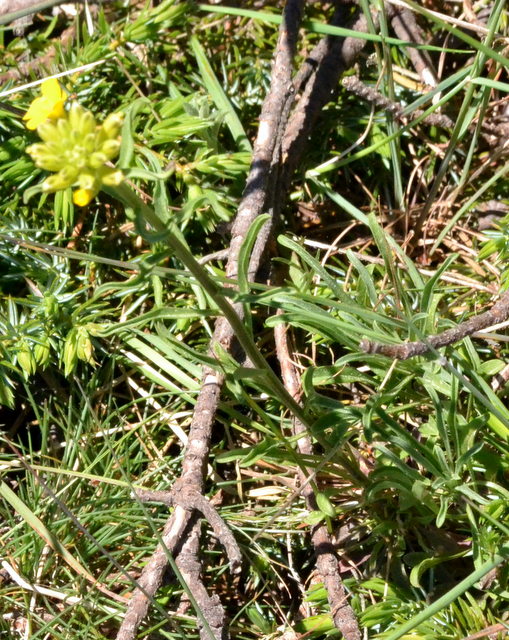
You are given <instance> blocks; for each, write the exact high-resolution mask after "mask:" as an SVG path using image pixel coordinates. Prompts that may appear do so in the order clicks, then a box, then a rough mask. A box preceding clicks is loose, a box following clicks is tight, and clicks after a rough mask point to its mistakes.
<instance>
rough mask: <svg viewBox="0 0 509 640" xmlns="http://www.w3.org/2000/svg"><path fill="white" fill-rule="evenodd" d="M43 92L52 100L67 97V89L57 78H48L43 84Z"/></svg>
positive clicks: (56, 100)
mask: <svg viewBox="0 0 509 640" xmlns="http://www.w3.org/2000/svg"><path fill="white" fill-rule="evenodd" d="M41 93H42V95H43V96H44V97H45V98H49V100H51V101H52V102H58V101H60V100H64V101H65V99H66V98H67V95H66V93H65V91H64V90H63V89H62V87H61V86H60V83H59V82H58V80H57V79H56V78H47V79H46V80H44V82H43V83H42V84H41Z"/></svg>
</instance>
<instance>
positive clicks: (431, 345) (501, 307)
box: [359, 291, 509, 360]
mask: <svg viewBox="0 0 509 640" xmlns="http://www.w3.org/2000/svg"><path fill="white" fill-rule="evenodd" d="M508 318H509V291H507V292H506V293H504V294H503V296H502V297H501V298H500V300H499V301H498V302H496V303H495V304H494V305H493V307H492V308H491V309H489V310H488V311H485V312H484V313H480V314H479V315H477V316H474V317H472V318H470V319H469V320H467V321H466V322H462V323H461V324H459V325H458V326H456V327H453V328H452V329H447V331H443V332H442V333H439V334H437V335H434V336H430V337H429V338H427V339H426V340H425V341H423V342H408V343H406V344H382V343H380V342H371V341H370V340H361V343H360V345H359V346H360V348H361V349H362V350H363V351H365V352H366V353H377V354H381V355H383V356H387V357H389V358H397V359H398V360H407V359H408V358H413V357H414V356H420V355H423V354H424V353H427V352H428V351H432V350H434V349H439V348H440V347H446V346H448V345H450V344H454V343H455V342H458V341H459V340H463V338H466V337H467V336H471V335H472V334H473V333H476V332H477V331H481V330H482V329H486V328H487V327H489V326H491V325H493V324H499V323H500V322H504V321H505V320H507V319H508Z"/></svg>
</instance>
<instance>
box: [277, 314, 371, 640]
mask: <svg viewBox="0 0 509 640" xmlns="http://www.w3.org/2000/svg"><path fill="white" fill-rule="evenodd" d="M282 313H283V312H282V311H281V310H278V314H279V315H281V314H282ZM274 339H275V343H276V352H277V357H278V361H279V364H280V367H281V376H282V378H283V383H284V385H285V387H286V389H287V390H288V392H289V393H291V395H292V396H293V397H294V398H295V399H296V400H298V398H299V395H300V392H301V388H300V378H299V374H298V372H297V368H296V367H295V365H294V364H293V357H292V356H293V354H292V353H291V351H290V349H289V347H288V327H287V326H286V325H285V324H284V323H281V324H278V325H276V327H275V329H274ZM293 433H294V435H296V436H298V440H297V446H298V448H299V451H300V453H301V454H302V455H305V456H312V455H313V445H312V443H311V439H310V437H309V435H308V433H307V431H306V428H305V426H304V425H303V424H302V423H301V422H299V420H297V419H296V418H294V420H293ZM298 473H299V480H300V483H301V485H302V489H301V493H302V495H303V496H304V498H305V500H306V505H307V507H308V509H309V510H311V511H316V510H317V504H316V499H315V495H314V491H313V487H312V486H311V484H310V483H309V482H307V478H306V477H305V476H304V474H303V472H302V471H301V470H300V469H299V471H298ZM311 542H312V544H313V549H314V551H315V556H316V568H317V570H318V573H319V574H320V577H321V578H322V580H323V584H324V586H325V589H326V591H327V598H328V600H329V605H330V609H331V615H332V619H333V620H334V624H335V626H336V628H337V629H339V631H341V633H342V634H343V637H344V638H345V640H360V638H361V632H360V629H359V625H358V623H357V619H356V617H355V614H354V612H353V610H352V608H351V607H350V605H349V603H348V598H347V595H346V592H345V588H344V586H343V581H342V579H341V575H340V572H339V562H338V558H337V556H336V552H335V550H334V545H333V544H332V541H331V539H330V535H329V532H328V531H327V526H326V525H325V524H318V525H316V526H315V527H314V528H313V530H312V532H311Z"/></svg>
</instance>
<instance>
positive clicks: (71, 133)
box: [25, 80, 124, 207]
mask: <svg viewBox="0 0 509 640" xmlns="http://www.w3.org/2000/svg"><path fill="white" fill-rule="evenodd" d="M46 82H49V81H46ZM55 82H56V80H55ZM57 85H58V83H57ZM58 88H59V90H60V92H61V89H60V87H58ZM45 91H46V94H45ZM42 94H43V96H42V98H36V99H35V100H34V102H33V103H32V105H31V106H30V109H29V110H28V111H27V113H26V114H25V119H27V120H28V124H27V127H28V128H36V129H37V133H38V134H39V137H40V138H41V140H42V143H37V144H33V145H31V146H30V147H28V148H27V153H29V154H30V156H31V157H32V159H33V161H34V162H35V164H36V166H38V167H39V168H41V169H45V170H46V171H51V172H53V173H54V175H51V176H49V177H48V178H46V180H45V181H44V182H43V185H42V187H43V190H44V191H45V192H47V193H50V192H54V191H59V190H61V189H67V188H68V187H74V186H77V187H78V188H77V189H76V190H75V191H74V193H73V202H74V203H75V204H77V205H79V206H81V207H84V206H86V205H87V204H88V203H89V202H90V201H91V200H92V198H94V197H95V196H96V195H97V193H98V192H99V191H100V189H101V186H102V185H103V184H104V185H107V186H113V185H118V184H120V183H121V182H122V180H123V179H124V176H123V174H122V172H121V171H120V170H119V169H115V168H113V167H110V166H106V163H108V162H109V161H111V160H113V159H114V158H115V157H116V156H117V155H118V152H119V149H120V141H119V134H120V129H121V127H122V121H123V116H122V114H120V113H113V114H111V115H109V116H108V117H107V118H106V120H105V121H104V122H103V124H102V125H98V124H97V123H96V120H95V118H94V116H93V114H92V113H91V112H90V111H88V110H87V109H84V108H83V107H82V106H80V105H79V104H77V103H73V104H72V105H71V108H70V109H69V111H65V110H64V108H63V102H62V101H61V100H62V94H61V93H60V94H59V93H58V92H57V91H55V90H54V85H53V89H51V95H50V90H49V89H47V88H46V89H45V83H43V85H42ZM38 101H39V102H38ZM31 125H34V126H31Z"/></svg>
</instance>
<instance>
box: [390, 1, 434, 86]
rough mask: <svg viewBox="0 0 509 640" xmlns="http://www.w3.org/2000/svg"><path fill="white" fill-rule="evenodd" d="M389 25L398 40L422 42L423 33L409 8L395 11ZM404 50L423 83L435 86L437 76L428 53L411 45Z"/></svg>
mask: <svg viewBox="0 0 509 640" xmlns="http://www.w3.org/2000/svg"><path fill="white" fill-rule="evenodd" d="M391 26H392V28H393V29H394V33H395V34H396V35H397V36H398V38H400V40H409V41H410V42H417V43H419V44H424V34H423V32H422V30H421V28H420V27H419V25H418V24H417V21H416V19H415V15H414V14H413V13H412V12H411V11H410V9H400V10H399V11H395V12H394V15H393V16H392V19H391ZM406 51H407V53H408V57H409V58H410V60H411V62H412V64H413V66H414V69H415V70H416V71H417V73H418V74H419V76H420V77H421V80H422V81H423V82H424V84H427V85H428V86H430V87H436V85H437V77H436V73H435V71H434V68H433V62H432V61H431V57H430V55H429V53H428V52H427V51H424V50H423V49H414V48H413V47H407V49H406Z"/></svg>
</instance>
